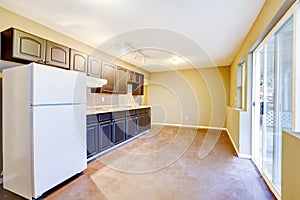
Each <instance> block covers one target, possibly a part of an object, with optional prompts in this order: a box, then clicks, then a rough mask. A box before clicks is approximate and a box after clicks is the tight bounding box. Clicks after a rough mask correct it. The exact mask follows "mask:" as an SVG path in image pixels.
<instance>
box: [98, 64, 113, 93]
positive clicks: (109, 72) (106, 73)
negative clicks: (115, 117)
mask: <svg viewBox="0 0 300 200" xmlns="http://www.w3.org/2000/svg"><path fill="white" fill-rule="evenodd" d="M101 78H103V79H106V80H107V84H106V85H104V86H103V87H102V92H107V93H113V92H114V89H115V79H116V66H115V65H113V64H110V63H107V62H102V73H101Z"/></svg>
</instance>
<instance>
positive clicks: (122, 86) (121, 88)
mask: <svg viewBox="0 0 300 200" xmlns="http://www.w3.org/2000/svg"><path fill="white" fill-rule="evenodd" d="M127 79H128V77H127V69H126V68H123V67H120V66H117V69H116V87H115V88H116V93H120V94H126V93H127Z"/></svg>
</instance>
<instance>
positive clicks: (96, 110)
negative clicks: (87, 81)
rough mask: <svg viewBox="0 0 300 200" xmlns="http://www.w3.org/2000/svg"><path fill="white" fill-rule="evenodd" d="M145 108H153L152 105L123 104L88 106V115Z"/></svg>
mask: <svg viewBox="0 0 300 200" xmlns="http://www.w3.org/2000/svg"><path fill="white" fill-rule="evenodd" d="M143 108H151V106H121V107H107V106H103V107H101V106H93V107H89V106H88V107H87V110H86V114H87V115H95V114H102V113H109V112H118V111H126V110H136V109H143Z"/></svg>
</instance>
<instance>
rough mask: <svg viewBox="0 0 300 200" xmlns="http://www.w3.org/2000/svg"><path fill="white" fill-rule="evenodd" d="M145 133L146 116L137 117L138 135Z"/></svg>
mask: <svg viewBox="0 0 300 200" xmlns="http://www.w3.org/2000/svg"><path fill="white" fill-rule="evenodd" d="M144 131H145V114H140V115H138V116H137V134H140V133H142V132H144Z"/></svg>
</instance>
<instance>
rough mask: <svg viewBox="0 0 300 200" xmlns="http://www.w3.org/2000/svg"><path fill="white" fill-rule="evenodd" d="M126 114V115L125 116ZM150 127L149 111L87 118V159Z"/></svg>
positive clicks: (122, 112)
mask: <svg viewBox="0 0 300 200" xmlns="http://www.w3.org/2000/svg"><path fill="white" fill-rule="evenodd" d="M125 113H126V114H125ZM150 127H151V110H150V109H139V110H129V111H121V112H120V111H119V112H114V113H103V114H98V115H88V116H87V130H86V134H87V136H86V137H87V158H90V157H92V156H94V155H97V154H98V153H100V152H101V151H104V150H106V149H109V148H110V147H112V146H113V145H116V144H119V143H122V142H124V141H125V140H127V139H129V138H131V137H134V136H136V135H138V134H140V133H142V132H144V131H146V130H148V129H150Z"/></svg>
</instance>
